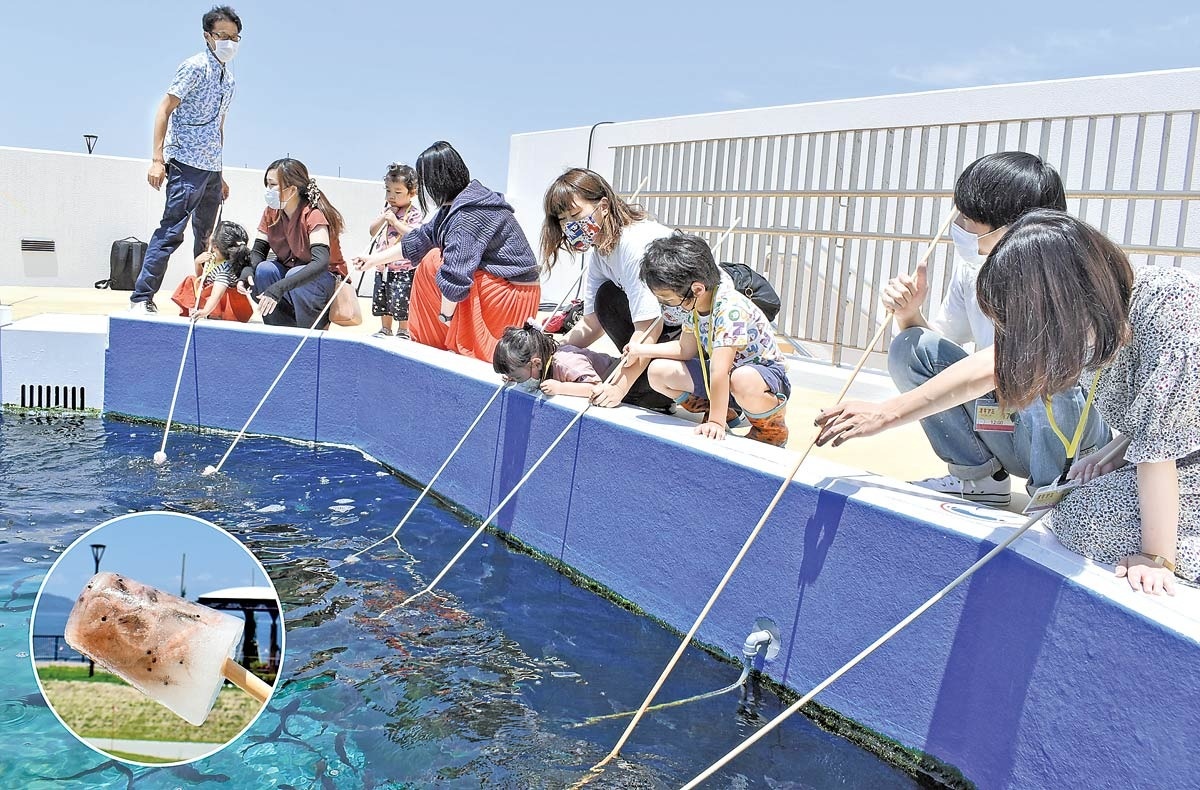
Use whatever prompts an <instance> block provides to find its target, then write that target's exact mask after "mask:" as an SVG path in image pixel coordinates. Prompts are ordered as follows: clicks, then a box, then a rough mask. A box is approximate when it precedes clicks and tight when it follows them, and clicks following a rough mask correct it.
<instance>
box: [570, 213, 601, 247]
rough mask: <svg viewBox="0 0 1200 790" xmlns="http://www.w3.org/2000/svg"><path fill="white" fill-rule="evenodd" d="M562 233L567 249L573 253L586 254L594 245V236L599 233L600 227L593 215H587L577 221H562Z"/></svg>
mask: <svg viewBox="0 0 1200 790" xmlns="http://www.w3.org/2000/svg"><path fill="white" fill-rule="evenodd" d="M562 231H563V236H565V237H566V241H567V246H568V247H570V248H571V249H573V250H575V252H587V251H588V250H590V249H591V248H592V246H593V245H594V244H595V243H596V234H597V233H599V232H600V225H599V224H598V223H597V222H596V215H595V214H588V215H587V216H586V217H581V218H579V219H570V220H564V221H563V222H562Z"/></svg>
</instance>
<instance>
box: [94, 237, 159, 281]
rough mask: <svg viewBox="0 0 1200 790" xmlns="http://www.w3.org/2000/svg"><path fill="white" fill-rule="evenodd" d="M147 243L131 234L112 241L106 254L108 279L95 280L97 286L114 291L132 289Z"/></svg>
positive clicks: (140, 270)
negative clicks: (110, 248)
mask: <svg viewBox="0 0 1200 790" xmlns="http://www.w3.org/2000/svg"><path fill="white" fill-rule="evenodd" d="M146 247H147V244H146V242H144V241H140V240H138V239H137V238H135V237H133V236H128V237H126V238H124V239H121V240H120V241H114V242H113V245H112V250H111V251H110V252H109V254H108V279H107V280H97V281H96V287H97V288H111V289H112V290H114V291H132V290H133V286H134V284H135V283H136V282H137V278H138V275H139V274H141V273H142V261H143V260H144V259H145V257H146Z"/></svg>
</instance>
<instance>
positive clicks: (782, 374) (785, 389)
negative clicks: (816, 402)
mask: <svg viewBox="0 0 1200 790" xmlns="http://www.w3.org/2000/svg"><path fill="white" fill-rule="evenodd" d="M683 364H684V365H686V366H687V369H688V373H690V374H691V376H692V394H694V395H699V396H700V397H708V395H707V392H708V391H707V390H706V389H705V387H704V372H703V371H702V370H701V368H700V359H699V358H698V357H692V358H691V359H689V360H685V361H684V363H683ZM705 364H706V365H707V364H708V361H707V360H706V361H705ZM737 367H749V368H754V370H755V371H757V372H758V375H760V376H762V380H763V382H764V383H765V384H766V385H767V391H768V392H770V393H772V394H773V395H775V397H777V398H779V399H780V400H784V401H786V400H787V399H788V398H790V397H791V395H792V382H791V381H789V380H788V377H787V368H785V367H784V366H783V363H782V362H769V361H768V362H751V363H749V364H747V365H738V366H736V367H735V370H736V369H737ZM731 397H732V393H731Z"/></svg>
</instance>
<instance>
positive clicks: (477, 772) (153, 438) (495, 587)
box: [0, 413, 917, 788]
mask: <svg viewBox="0 0 1200 790" xmlns="http://www.w3.org/2000/svg"><path fill="white" fill-rule="evenodd" d="M160 431H161V428H160V427H157V426H149V425H141V424H129V423H123V422H115V421H102V420H99V419H94V418H82V417H77V418H73V417H64V416H41V417H34V416H23V415H17V414H11V413H6V414H4V415H3V416H0V727H2V728H3V731H4V733H5V735H6V738H5V740H6V744H5V748H4V749H3V750H2V751H0V787H6V788H7V787H22V788H26V787H29V788H35V787H61V786H65V783H63V782H61V781H55V780H66V779H70V780H71V784H72V785H74V786H79V787H98V788H99V787H119V788H123V787H138V788H142V787H145V788H180V787H198V786H204V787H207V786H210V785H215V784H227V785H228V786H229V787H236V788H277V787H278V788H288V787H292V788H310V787H316V788H359V787H363V788H371V787H381V788H382V787H395V788H400V787H429V786H434V787H480V786H488V787H514V788H526V787H533V788H537V787H564V786H566V785H568V784H570V783H571V782H573V781H575V780H576V779H578V778H579V777H580V776H581V775H582V774H583V773H584V772H586V771H587V769H588V768H589V767H590V766H591V765H593V764H594V763H595V762H596V761H598V760H599V759H601V758H602V757H603V756H604V755H605V754H606V753H607V752H608V750H609V749H610V748H611V747H612V745H613V744H614V743H615V742H616V740H617V738H618V737H619V735H620V733H621V732H622V730H623V729H624V726H625V724H626V722H627V720H624V719H622V720H615V721H606V722H602V723H600V724H596V725H591V726H585V727H572V726H571V725H572V724H576V723H578V722H581V721H582V720H584V719H585V718H587V717H589V716H595V715H601V714H606V713H612V712H615V711H624V710H630V709H632V708H636V707H637V705H638V704H639V703H640V702H641V701H642V699H643V697H644V696H645V694H646V692H647V690H648V689H649V687H650V685H651V684H652V683H653V681H654V679H655V678H656V677H657V676H658V674H659V672H660V671H661V670H662V667H663V666H664V664H665V663H666V661H667V659H668V658H669V657H670V655H671V654H672V652H673V651H674V649H675V647H676V646H677V644H678V637H677V636H676V635H674V634H672V633H669V632H668V631H666V630H665V629H663V628H661V627H660V626H658V625H656V624H655V623H653V622H651V621H649V620H647V619H646V618H643V617H638V616H636V615H634V614H632V613H630V612H628V611H626V610H624V609H622V608H620V607H619V606H617V605H615V604H614V603H612V602H610V601H608V600H605V599H604V598H602V597H600V596H597V595H595V594H594V593H591V592H588V591H586V590H584V589H582V588H580V587H578V586H576V585H574V584H573V583H572V582H571V581H570V580H569V579H568V578H566V577H564V576H563V575H561V574H559V573H557V572H556V571H554V570H553V569H551V568H550V567H548V566H546V565H545V564H543V563H542V562H540V561H538V560H537V559H535V558H533V557H531V556H528V555H525V554H522V553H519V552H516V551H513V550H512V549H511V548H509V547H508V546H506V545H505V544H504V543H503V542H502V541H500V540H499V539H497V538H496V536H494V535H490V534H489V535H485V536H483V537H481V538H480V541H479V543H477V544H476V546H474V547H472V549H471V550H470V551H468V552H467V554H466V555H465V556H464V557H463V558H462V560H461V561H460V562H459V564H458V565H457V566H455V568H454V569H453V570H452V571H451V572H450V574H449V575H448V576H447V577H446V578H445V579H444V580H443V582H442V584H441V585H440V587H439V589H438V592H439V593H440V594H441V596H444V597H432V596H425V597H423V598H421V599H419V600H418V601H417V602H416V603H414V605H413V607H412V608H409V609H401V608H396V609H394V611H391V612H390V613H389V614H388V615H387V617H385V618H383V619H379V617H378V615H379V614H380V613H381V612H383V611H385V610H388V609H391V608H392V607H395V605H396V604H398V603H399V602H400V601H402V600H403V599H404V597H405V596H406V595H407V594H408V593H410V592H413V591H415V590H417V589H420V588H421V587H423V586H424V585H425V584H426V583H427V582H428V581H429V580H431V579H432V578H433V576H434V575H436V573H437V572H438V571H439V570H440V569H441V568H442V566H443V565H444V563H445V562H447V561H448V560H449V558H450V557H451V556H452V555H453V553H454V552H455V551H456V550H457V549H458V548H459V547H460V546H461V545H462V542H463V541H464V540H466V538H467V537H468V535H469V531H468V530H467V529H466V528H464V524H463V522H462V521H461V520H460V519H459V518H458V517H457V516H455V515H454V514H453V513H452V512H450V511H449V510H447V509H446V508H444V507H441V506H440V505H438V504H437V503H435V502H432V501H430V500H426V502H424V503H422V506H421V508H419V509H418V510H417V512H416V513H415V514H414V515H413V517H412V518H411V519H410V521H409V523H408V524H407V525H406V526H405V528H404V530H403V531H401V533H400V535H399V545H397V544H396V542H394V541H391V542H388V543H386V544H382V545H381V546H379V547H377V548H376V549H374V550H372V551H371V552H370V553H368V554H367V555H366V556H365V557H364V558H363V561H361V562H359V563H356V564H352V565H341V566H340V567H335V566H338V564H339V562H340V561H341V560H342V559H343V558H345V557H346V555H347V554H349V553H351V552H352V551H355V550H357V549H359V548H362V547H364V546H366V545H368V544H369V543H371V542H374V541H375V540H378V539H379V538H381V537H384V536H386V535H387V534H388V533H389V532H390V531H391V530H392V528H393V527H394V526H395V523H396V522H397V521H398V520H399V518H400V517H401V516H403V514H404V513H405V512H406V511H407V509H408V507H409V505H410V504H411V503H412V501H413V499H414V498H415V497H416V495H417V493H418V491H417V489H414V488H413V487H412V486H410V485H408V484H406V483H405V482H404V481H402V480H400V479H398V478H397V477H395V476H393V475H391V474H389V473H387V472H386V471H385V470H384V469H383V468H382V467H380V466H379V465H378V464H375V463H373V462H371V461H370V460H368V459H366V458H364V457H363V456H362V455H361V454H360V453H358V452H355V451H352V450H345V449H339V448H330V447H317V448H312V447H306V446H302V445H298V444H294V443H289V442H284V441H280V440H269V439H255V438H250V439H246V440H244V441H243V442H242V443H240V444H239V446H238V448H237V450H236V452H235V453H234V455H233V456H231V458H230V460H229V462H228V464H227V465H226V467H225V471H224V472H223V473H222V474H221V475H220V476H218V477H215V478H203V477H201V476H200V471H201V470H202V469H203V468H204V466H205V465H207V464H209V463H212V462H213V460H214V459H215V458H217V457H219V456H220V454H221V453H222V452H223V451H224V450H225V448H226V447H227V446H228V441H229V439H228V437H222V436H215V435H209V434H205V435H201V434H194V433H186V432H179V433H173V434H172V437H171V443H170V446H169V447H168V453H169V455H170V457H171V460H170V462H169V463H168V464H167V465H166V466H164V467H155V466H154V465H153V464H152V463H151V462H150V458H151V456H152V455H153V453H154V451H155V450H156V449H158V442H159V441H160V439H161V433H160ZM154 509H163V510H179V511H183V512H188V513H193V514H195V515H198V516H201V517H204V518H207V519H209V520H210V521H213V522H214V523H216V524H218V525H220V526H222V527H224V528H226V529H228V530H229V531H230V532H232V533H234V534H235V535H237V536H238V537H239V538H241V539H242V540H243V541H244V542H245V543H246V544H247V545H248V546H249V547H250V548H251V550H252V551H254V553H255V554H256V555H258V557H259V558H260V559H261V560H262V562H263V564H264V565H265V566H266V568H267V571H268V573H269V574H270V575H271V577H272V579H273V580H274V581H275V584H276V587H277V588H278V591H279V595H280V598H281V600H282V602H283V606H284V613H285V619H286V624H287V654H286V657H285V660H284V666H283V669H282V672H281V675H280V678H281V679H280V685H279V689H278V691H277V692H276V694H275V696H274V698H273V699H272V700H271V702H270V704H269V706H268V710H267V711H266V712H265V713H264V714H263V715H262V717H261V718H259V719H258V721H257V722H256V723H255V724H254V725H253V726H252V727H251V728H250V730H249V731H248V732H247V733H246V734H245V735H243V736H242V737H241V738H239V739H238V740H236V741H234V742H233V743H232V744H231V745H230V746H229V747H228V748H226V749H225V750H224V751H222V752H221V753H219V754H216V755H214V756H212V757H209V758H207V759H204V760H201V761H199V762H196V763H192V764H190V765H187V766H180V767H174V768H137V767H129V766H126V765H123V764H120V763H116V762H114V761H111V760H106V759H104V758H102V757H101V756H100V755H98V754H96V753H95V752H93V751H91V750H89V749H87V748H86V747H84V746H83V745H81V744H79V743H78V742H77V741H76V740H75V739H74V738H72V737H71V736H70V735H69V734H67V732H66V731H65V730H63V728H62V727H61V725H59V723H58V721H57V720H56V719H55V718H54V716H53V715H52V714H51V713H50V711H49V710H48V709H47V708H46V707H45V705H44V703H42V701H41V697H40V695H39V693H38V689H37V685H36V682H35V681H34V677H33V672H32V669H31V667H30V663H29V658H28V654H27V653H28V649H29V642H28V627H29V617H30V613H31V608H32V605H33V599H34V596H35V594H36V592H37V588H38V585H39V584H40V581H41V578H42V576H43V575H44V574H45V572H46V571H47V570H48V568H49V567H50V565H51V563H52V562H53V561H54V559H55V557H56V556H57V554H58V553H60V552H61V551H62V550H63V548H65V547H66V546H67V545H68V544H69V543H70V542H71V541H72V540H73V539H74V538H75V537H76V536H78V535H80V534H81V533H83V532H84V531H86V530H87V529H90V528H91V527H93V526H95V525H96V524H99V523H100V522H102V521H105V520H107V519H109V518H112V517H114V516H117V515H120V514H123V513H127V512H131V511H138V510H154ZM697 605H699V601H698V602H697ZM747 625H749V624H747ZM747 630H749V628H748V629H747ZM738 673H739V667H737V666H735V665H733V664H729V663H725V662H722V661H719V660H717V659H715V658H713V657H711V656H709V655H706V654H704V653H702V652H701V651H698V650H689V651H688V652H687V654H686V655H685V657H684V659H683V660H682V661H681V662H680V664H679V666H678V667H677V668H676V670H675V671H674V673H673V674H672V676H671V678H670V679H669V680H668V682H667V684H666V686H665V688H664V690H663V692H662V693H661V694H660V696H659V700H658V701H666V700H669V699H676V698H680V697H686V696H689V695H692V694H698V693H701V692H705V691H711V690H713V689H717V688H720V687H723V686H726V685H728V684H730V683H732V682H733V681H734V680H735V679H736V678H737V676H738ZM781 708H782V705H781V703H780V701H779V700H778V699H777V698H776V697H775V696H774V695H773V694H771V693H770V692H767V691H762V692H761V693H758V694H747V695H741V694H739V693H738V692H732V693H730V694H727V695H724V696H721V697H717V698H713V699H708V700H705V701H702V702H698V703H694V704H689V705H684V706H681V707H677V708H673V709H670V710H666V711H662V712H657V713H653V714H648V715H647V716H646V718H644V719H643V721H642V723H641V724H640V725H639V727H638V728H637V730H636V731H635V732H634V734H633V738H632V739H631V740H630V742H629V744H628V745H627V746H626V747H625V749H624V751H623V754H622V757H623V762H622V763H621V764H620V765H619V766H617V767H615V768H610V769H609V770H608V771H607V772H606V773H605V774H604V775H603V776H602V777H601V779H600V780H598V781H597V782H595V783H594V784H593V785H592V786H594V787H628V788H641V787H647V788H651V787H654V788H656V787H677V786H679V785H680V784H682V783H683V782H684V781H686V780H687V779H690V778H691V777H692V776H694V775H695V774H696V773H698V772H699V771H700V770H702V769H703V768H705V767H706V766H707V765H709V764H710V763H711V762H712V761H714V760H715V759H717V758H718V757H720V756H721V755H723V754H724V753H725V752H727V751H728V750H729V749H730V748H732V747H733V746H734V745H736V744H737V743H738V742H739V741H740V740H742V739H743V738H745V737H746V736H747V735H749V734H750V733H752V732H753V731H754V730H755V728H756V727H758V726H759V725H761V724H762V723H765V722H766V721H767V720H769V719H770V718H771V717H772V716H774V715H775V714H776V713H777V712H778V711H779V710H780V709H781ZM710 786H712V787H731V788H751V787H762V788H792V787H804V788H833V787H838V788H857V787H872V788H889V787H914V786H917V783H916V781H915V780H913V779H912V778H910V777H908V776H906V775H905V774H903V773H902V772H900V771H899V770H898V769H896V768H894V767H892V766H890V765H888V764H886V763H884V762H882V761H881V760H879V759H878V758H876V757H875V756H873V755H871V754H869V753H867V752H865V751H863V750H861V749H859V748H858V747H856V746H854V745H852V744H850V743H849V742H847V741H844V740H842V739H840V738H838V737H836V736H834V735H831V734H829V733H827V732H824V731H822V730H820V729H819V728H817V727H816V726H815V725H813V724H812V723H811V722H809V721H808V720H806V719H804V718H803V717H800V716H794V717H792V718H791V719H790V720H789V721H788V722H787V723H786V724H784V725H783V726H782V727H780V728H779V729H778V730H777V731H776V732H773V733H772V734H771V735H770V736H769V737H768V738H767V739H766V740H765V741H764V742H762V743H760V744H758V745H756V746H755V747H754V748H753V749H751V750H750V751H749V752H748V753H747V754H746V755H744V756H743V757H741V758H739V759H738V760H736V761H734V763H732V764H731V765H730V766H727V768H726V769H725V771H724V772H722V773H720V774H718V775H717V776H716V777H714V779H713V780H712V781H711V783H710Z"/></svg>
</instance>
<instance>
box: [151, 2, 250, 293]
mask: <svg viewBox="0 0 1200 790" xmlns="http://www.w3.org/2000/svg"><path fill="white" fill-rule="evenodd" d="M201 22H202V25H203V28H204V42H205V44H206V45H207V46H206V48H205V51H204V52H202V53H200V54H199V55H194V56H193V57H190V58H188V59H187V60H185V61H184V62H183V63H181V64H179V69H178V70H177V71H176V72H175V79H174V80H173V81H172V82H171V85H170V87H168V88H167V95H166V96H164V97H163V100H162V103H161V104H159V105H158V112H157V113H156V114H155V116H154V156H153V158H152V160H151V162H150V171H149V172H148V173H147V174H146V180H147V181H148V182H149V183H150V186H152V187H154V188H155V189H161V188H162V185H163V181H164V180H165V181H166V182H167V204H166V207H165V208H164V209H163V217H162V222H161V223H160V224H159V226H158V229H157V230H155V231H154V235H153V236H151V237H150V244H149V246H148V248H147V249H146V258H145V260H144V261H143V262H142V271H141V274H139V275H138V278H137V283H136V284H135V285H134V287H133V295H132V296H130V297H129V302H130V310H131V311H132V312H135V313H157V312H158V308H157V307H155V305H154V294H156V293H158V289H159V287H160V286H161V285H162V279H163V275H164V274H166V271H167V263H168V261H169V260H170V258H171V253H173V252H175V250H176V249H178V247H179V245H180V244H181V243H182V242H183V231H184V229H185V228H186V227H187V223H188V220H189V219H190V220H191V222H192V234H193V235H194V236H195V241H194V244H193V254H194V255H199V254H200V253H201V252H203V251H204V248H205V247H206V246H207V244H208V237H209V235H210V234H211V233H212V229H213V223H214V222H215V221H216V218H217V207H218V206H219V205H220V203H221V201H222V200H223V199H224V198H225V197H226V196H227V195H228V194H229V186H228V185H227V184H226V183H225V180H224V179H223V178H222V177H221V147H222V144H223V143H224V138H225V113H226V112H227V111H228V110H229V103H230V102H231V101H232V99H233V75H232V74H230V73H229V72H228V70H227V68H226V67H227V65H228V64H229V62H230V61H231V60H233V56H234V55H236V54H237V50H238V42H239V41H241V33H242V20H241V19H239V18H238V15H237V14H236V13H235V12H234V10H233V9H232V8H230V7H229V6H224V5H223V6H214V7H213V9H212V10H211V11H209V12H208V13H207V14H205V15H204V17H203V19H202V20H201Z"/></svg>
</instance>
